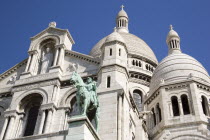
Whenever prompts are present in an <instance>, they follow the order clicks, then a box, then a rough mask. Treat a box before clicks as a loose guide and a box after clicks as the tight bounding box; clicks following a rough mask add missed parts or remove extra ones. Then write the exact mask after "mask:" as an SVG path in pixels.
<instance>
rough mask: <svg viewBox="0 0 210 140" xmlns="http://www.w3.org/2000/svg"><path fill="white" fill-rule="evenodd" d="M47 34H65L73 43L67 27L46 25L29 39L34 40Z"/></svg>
mask: <svg viewBox="0 0 210 140" xmlns="http://www.w3.org/2000/svg"><path fill="white" fill-rule="evenodd" d="M47 35H57V36H64V35H67V37H68V38H69V40H70V41H71V43H72V44H75V42H74V40H73V38H72V36H71V34H70V32H69V31H68V29H60V28H54V27H48V28H46V29H45V30H43V31H41V32H40V33H38V34H37V35H35V36H33V37H31V41H33V40H36V39H38V38H42V37H43V36H47Z"/></svg>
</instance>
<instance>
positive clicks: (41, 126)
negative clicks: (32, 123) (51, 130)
mask: <svg viewBox="0 0 210 140" xmlns="http://www.w3.org/2000/svg"><path fill="white" fill-rule="evenodd" d="M41 111H42V112H41V120H40V124H39V126H38V135H39V134H42V132H43V129H44V120H45V117H46V114H45V110H41Z"/></svg>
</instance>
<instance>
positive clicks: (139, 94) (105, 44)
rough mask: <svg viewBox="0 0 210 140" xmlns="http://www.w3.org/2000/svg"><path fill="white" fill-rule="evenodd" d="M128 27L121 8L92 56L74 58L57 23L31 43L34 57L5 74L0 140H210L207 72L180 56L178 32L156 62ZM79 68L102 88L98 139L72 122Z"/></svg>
mask: <svg viewBox="0 0 210 140" xmlns="http://www.w3.org/2000/svg"><path fill="white" fill-rule="evenodd" d="M113 20H114V19H113ZM128 24H129V18H128V15H127V13H126V12H125V11H124V9H123V7H122V10H121V11H120V12H119V13H118V15H117V18H116V28H115V29H114V31H113V33H111V34H110V35H108V36H106V37H104V38H103V39H101V40H100V41H99V42H98V43H97V44H96V45H95V46H94V47H93V48H92V50H91V52H90V54H89V55H85V54H81V53H79V52H75V51H73V50H72V46H73V45H74V40H73V38H72V36H71V34H70V32H69V31H68V30H66V29H60V28H57V27H56V23H55V22H51V23H50V24H49V27H48V28H47V29H45V30H44V31H42V32H40V33H39V34H37V35H35V36H34V37H32V38H31V44H30V47H29V51H28V55H29V57H28V58H27V59H25V60H23V61H22V62H20V63H18V64H17V65H15V66H14V67H12V68H10V69H9V70H7V71H6V72H4V73H3V74H1V75H0V140H7V139H11V140H34V139H36V140H210V78H209V75H208V72H207V71H206V70H205V68H204V67H203V66H202V65H201V64H200V63H199V62H198V61H197V60H196V59H194V58H193V57H191V56H189V55H187V54H184V53H182V51H181V45H180V37H179V35H178V34H177V32H176V31H174V30H173V28H172V26H171V29H170V31H169V33H168V36H167V39H166V43H167V45H168V50H169V51H168V55H167V56H166V57H165V58H164V59H163V60H162V61H161V62H160V63H158V61H157V59H156V56H155V54H154V53H153V51H152V50H151V48H150V47H149V46H148V45H147V44H146V43H145V42H144V41H143V40H142V39H140V38H139V37H137V36H135V35H133V34H131V33H129V29H128ZM165 53H166V54H167V52H165ZM75 67H76V68H75ZM75 69H76V70H77V73H79V74H80V75H81V77H82V78H83V80H84V81H86V79H87V77H92V78H93V79H94V80H95V81H97V95H98V99H99V104H100V115H99V119H100V121H99V131H98V132H96V131H95V129H94V122H90V121H89V120H87V119H84V118H83V119H80V118H79V119H78V118H77V119H75V118H74V116H75V115H78V108H77V104H76V97H75V93H76V88H75V87H74V86H73V85H72V84H71V83H70V81H69V79H70V77H71V75H72V72H73V71H75ZM72 118H74V119H72ZM72 122H77V123H74V124H71V123H72ZM68 124H69V125H68Z"/></svg>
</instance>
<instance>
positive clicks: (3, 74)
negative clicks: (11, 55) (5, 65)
mask: <svg viewBox="0 0 210 140" xmlns="http://www.w3.org/2000/svg"><path fill="white" fill-rule="evenodd" d="M27 60H28V58H27V59H25V60H23V61H22V62H20V63H18V64H16V65H15V66H13V67H12V68H10V69H9V70H7V71H5V72H4V73H2V74H1V75H0V81H1V80H3V79H4V78H6V77H7V76H8V75H10V74H12V73H13V72H15V71H16V70H17V69H18V68H19V67H21V66H23V65H24V64H26V63H27Z"/></svg>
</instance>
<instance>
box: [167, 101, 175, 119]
mask: <svg viewBox="0 0 210 140" xmlns="http://www.w3.org/2000/svg"><path fill="white" fill-rule="evenodd" d="M168 107H169V113H170V116H171V117H173V116H174V115H173V109H172V103H171V102H169V103H168Z"/></svg>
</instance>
